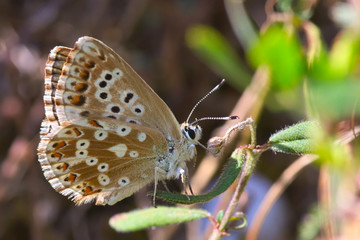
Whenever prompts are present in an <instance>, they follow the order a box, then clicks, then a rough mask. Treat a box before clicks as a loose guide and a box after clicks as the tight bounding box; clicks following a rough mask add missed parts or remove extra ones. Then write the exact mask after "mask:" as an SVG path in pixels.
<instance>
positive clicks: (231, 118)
mask: <svg viewBox="0 0 360 240" xmlns="http://www.w3.org/2000/svg"><path fill="white" fill-rule="evenodd" d="M234 119H239V117H238V116H229V117H203V118H199V119H197V118H195V121H193V122H192V123H190V125H194V124H195V123H198V122H200V121H204V120H224V121H227V120H234Z"/></svg>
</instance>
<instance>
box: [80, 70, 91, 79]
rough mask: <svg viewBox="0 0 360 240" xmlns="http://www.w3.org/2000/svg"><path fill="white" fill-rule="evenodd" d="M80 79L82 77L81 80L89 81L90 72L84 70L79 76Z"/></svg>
mask: <svg viewBox="0 0 360 240" xmlns="http://www.w3.org/2000/svg"><path fill="white" fill-rule="evenodd" d="M79 77H80V78H81V79H83V80H85V81H86V80H88V79H89V77H90V73H89V71H86V70H82V71H81V72H80V74H79Z"/></svg>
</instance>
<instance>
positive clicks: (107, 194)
mask: <svg viewBox="0 0 360 240" xmlns="http://www.w3.org/2000/svg"><path fill="white" fill-rule="evenodd" d="M44 103H45V115H46V117H45V119H44V121H43V123H42V128H41V141H40V144H39V147H38V155H39V162H40V164H41V166H42V170H43V172H44V175H45V178H46V179H47V180H48V181H49V183H50V184H51V186H52V187H53V188H54V189H55V190H56V191H58V192H60V193H61V194H63V195H65V196H68V197H69V198H71V199H72V200H74V201H75V202H76V203H77V204H81V203H86V202H90V201H92V200H96V204H100V205H105V204H110V205H112V204H114V203H116V202H118V201H120V200H122V199H124V198H126V197H128V196H130V195H132V194H133V193H134V192H136V191H138V190H139V189H140V188H142V187H144V186H145V185H147V184H149V183H152V182H154V181H159V180H167V179H172V178H175V177H177V176H178V175H179V170H181V169H186V162H187V161H189V160H191V159H193V158H195V156H196V148H195V145H196V144H197V143H198V140H199V138H200V136H201V128H200V127H199V126H197V125H195V126H192V125H190V124H188V123H184V124H182V125H180V124H179V123H178V122H177V120H176V118H175V117H174V115H173V113H172V112H171V110H170V109H169V108H168V106H167V105H166V104H165V103H164V102H163V101H162V100H161V98H160V97H159V96H158V95H157V94H156V93H155V92H154V91H153V90H152V89H151V88H150V87H149V86H148V85H147V84H146V83H145V81H143V80H142V79H141V77H140V76H139V75H137V74H136V72H135V71H134V70H133V69H132V68H131V67H130V66H129V65H128V64H127V63H126V62H125V61H124V60H123V59H122V58H120V57H119V56H118V55H117V54H116V53H115V52H114V51H113V50H112V49H110V48H109V47H107V46H106V45H105V44H104V43H102V42H100V41H99V40H96V39H94V38H91V37H82V38H79V40H78V41H77V42H76V43H75V46H74V48H73V49H70V48H67V47H55V48H54V49H53V50H52V51H51V52H50V54H49V58H48V61H47V64H46V68H45V95H44Z"/></svg>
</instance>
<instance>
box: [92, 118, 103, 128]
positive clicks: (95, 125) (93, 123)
mask: <svg viewBox="0 0 360 240" xmlns="http://www.w3.org/2000/svg"><path fill="white" fill-rule="evenodd" d="M89 124H90V125H92V126H94V127H101V128H104V127H103V126H101V125H100V124H99V122H98V121H96V120H90V121H89Z"/></svg>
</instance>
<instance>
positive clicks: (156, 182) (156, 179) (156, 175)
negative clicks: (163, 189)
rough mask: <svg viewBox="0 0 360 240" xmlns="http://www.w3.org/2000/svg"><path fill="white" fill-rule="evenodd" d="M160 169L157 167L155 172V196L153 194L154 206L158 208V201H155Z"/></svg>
mask: <svg viewBox="0 0 360 240" xmlns="http://www.w3.org/2000/svg"><path fill="white" fill-rule="evenodd" d="M158 170H159V167H155V170H154V171H155V173H154V176H155V181H154V196H153V206H154V207H155V208H156V202H155V199H156V190H157V184H158V173H157V172H158Z"/></svg>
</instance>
